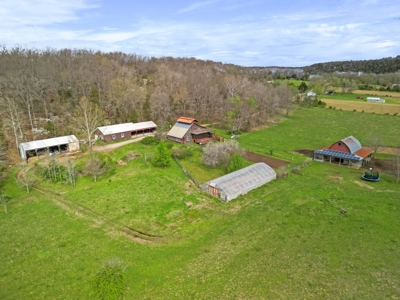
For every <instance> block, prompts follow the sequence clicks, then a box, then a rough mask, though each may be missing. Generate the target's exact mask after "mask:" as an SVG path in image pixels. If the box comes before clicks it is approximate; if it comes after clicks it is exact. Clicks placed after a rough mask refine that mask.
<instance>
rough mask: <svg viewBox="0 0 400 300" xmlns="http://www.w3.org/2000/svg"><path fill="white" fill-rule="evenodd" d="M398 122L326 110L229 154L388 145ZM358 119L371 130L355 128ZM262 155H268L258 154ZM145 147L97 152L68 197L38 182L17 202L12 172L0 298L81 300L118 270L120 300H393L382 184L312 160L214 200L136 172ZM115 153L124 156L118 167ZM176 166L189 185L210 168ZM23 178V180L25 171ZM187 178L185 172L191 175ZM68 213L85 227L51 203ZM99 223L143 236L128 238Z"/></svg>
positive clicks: (399, 190)
mask: <svg viewBox="0 0 400 300" xmlns="http://www.w3.org/2000/svg"><path fill="white" fill-rule="evenodd" d="M398 121H399V118H398V117H394V116H385V115H378V114H365V113H364V114H362V113H357V112H356V113H354V112H348V111H340V110H333V109H326V108H325V109H321V108H310V109H299V110H296V111H295V112H294V113H293V114H292V115H290V116H289V118H287V119H285V120H284V121H282V122H280V123H278V124H276V125H274V126H271V127H268V128H264V129H260V130H257V131H254V132H250V133H246V134H242V135H241V136H240V138H239V139H238V141H239V143H240V145H241V146H242V147H243V148H245V149H247V150H251V151H254V152H257V153H262V154H272V156H274V157H277V158H284V159H287V160H290V161H293V164H292V165H296V164H298V163H301V162H302V161H304V159H305V157H304V156H302V155H300V154H297V153H295V150H298V149H316V148H319V147H322V146H325V145H328V144H331V143H333V142H334V141H336V140H338V139H341V138H344V137H346V136H348V135H354V136H355V137H357V138H358V139H359V140H360V141H361V143H363V141H364V140H365V139H366V138H367V136H368V134H369V131H370V130H373V131H376V132H379V133H380V134H381V135H382V139H383V140H384V141H385V143H386V144H387V145H388V146H389V145H396V144H398V141H399V138H400V132H399V127H398V124H399V123H398ZM366 122H372V124H374V126H373V127H372V129H371V127H369V128H368V127H367V126H361V125H362V124H364V123H366ZM270 150H272V153H271V152H270ZM154 151H155V147H154V146H144V145H141V144H139V143H134V144H130V145H126V146H124V147H122V148H119V149H116V150H114V151H113V152H110V153H109V163H110V164H112V165H113V167H112V168H110V170H109V171H108V172H107V173H106V174H104V175H102V176H100V178H99V180H98V181H97V182H93V181H92V179H91V178H90V177H87V176H82V177H79V179H78V181H77V186H76V187H75V188H74V189H73V188H71V187H70V186H66V185H64V184H62V183H58V184H50V183H47V182H43V183H41V186H42V188H46V189H47V190H46V191H47V192H46V193H43V192H41V191H40V190H33V191H32V193H30V194H27V193H26V192H25V191H24V189H23V187H21V186H19V185H17V184H16V181H15V176H16V174H17V173H18V172H19V171H20V168H19V167H14V168H13V172H12V174H11V175H10V176H9V177H8V178H7V180H6V182H4V183H2V184H1V185H2V186H1V187H2V188H5V190H6V192H7V194H8V195H9V196H10V197H11V198H12V201H11V202H9V204H8V208H9V213H8V214H5V213H1V214H0V226H1V228H2V230H1V233H0V236H1V241H2V243H1V246H0V249H1V253H2V256H1V257H0V263H1V265H2V268H1V269H0V286H1V289H0V297H1V299H66V298H71V299H90V297H89V294H90V290H91V285H90V282H91V279H92V277H93V276H94V274H96V272H98V271H99V269H100V268H101V265H102V263H104V261H106V260H108V259H112V258H118V259H120V260H121V261H123V262H124V264H125V266H126V271H125V274H126V287H125V291H124V292H125V296H124V299H298V298H304V299H350V298H354V299H397V298H399V297H400V287H399V285H398V281H399V278H400V247H399V244H400V239H399V235H398V230H397V229H398V228H399V226H400V200H399V199H400V184H396V183H395V182H394V177H393V176H391V175H388V174H382V179H381V181H380V182H378V183H366V182H362V181H361V179H360V176H361V174H362V171H361V170H355V169H352V168H346V167H338V166H335V165H330V164H325V163H317V162H312V163H311V164H310V165H309V166H308V167H305V168H303V169H302V173H301V174H299V175H298V174H293V173H291V174H290V175H289V176H288V177H287V178H285V179H280V180H276V181H273V182H270V183H268V184H267V185H265V186H263V187H260V188H258V189H256V190H253V191H251V192H249V193H248V194H247V195H245V196H242V197H240V198H238V199H235V200H233V201H232V202H230V203H223V202H221V201H219V200H217V199H214V198H212V197H210V196H208V195H206V194H202V193H201V192H200V191H198V190H197V188H196V187H194V185H193V184H191V183H190V182H189V180H188V178H187V177H186V175H185V174H184V173H183V172H182V171H181V170H180V168H179V167H178V166H177V165H176V164H175V163H174V162H173V163H172V164H171V166H170V167H168V168H165V169H158V168H155V167H153V166H152V165H151V164H148V163H147V160H146V159H145V158H146V157H151V155H152V153H153V152H154ZM128 152H133V153H135V154H138V157H137V158H136V159H134V160H132V161H130V162H127V163H126V164H123V165H122V164H118V163H117V162H118V161H119V160H121V159H123V158H124V157H125V156H126V154H127V153H128ZM198 160H199V152H195V155H193V156H192V157H190V158H187V159H182V160H181V163H182V164H184V165H185V166H188V168H191V173H192V174H193V175H194V176H199V177H198V178H196V179H199V181H205V180H208V178H209V177H214V176H215V177H218V176H220V174H222V173H223V170H218V169H216V170H211V171H210V173H209V174H207V169H206V168H205V167H204V166H201V165H200V164H199V163H198ZM32 171H34V170H33V169H32ZM197 174H199V175H197ZM61 198H62V199H65V200H69V201H74V202H77V203H79V204H81V205H84V206H85V207H88V208H90V209H91V210H93V211H96V212H98V213H99V214H101V215H102V216H104V219H102V220H101V221H99V219H94V218H91V217H89V216H88V215H86V214H85V213H83V212H82V211H81V212H80V211H75V210H73V209H70V208H67V207H65V206H63V204H62V203H61V202H60V201H57V199H61ZM113 222H119V223H121V224H126V225H127V226H129V227H132V228H134V229H137V230H140V231H145V232H148V233H153V234H157V235H158V236H160V237H159V238H154V239H151V240H144V241H143V240H142V241H138V240H132V239H129V238H127V236H126V235H124V234H123V233H121V232H120V231H118V230H117V229H116V228H115V227H113V226H110V224H112V223H113Z"/></svg>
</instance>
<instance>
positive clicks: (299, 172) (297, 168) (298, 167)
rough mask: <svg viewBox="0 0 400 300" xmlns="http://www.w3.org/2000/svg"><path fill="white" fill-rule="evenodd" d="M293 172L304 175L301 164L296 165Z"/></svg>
mask: <svg viewBox="0 0 400 300" xmlns="http://www.w3.org/2000/svg"><path fill="white" fill-rule="evenodd" d="M292 173H294V174H297V175H301V176H303V173H302V172H301V167H300V166H297V167H294V168H293V169H292Z"/></svg>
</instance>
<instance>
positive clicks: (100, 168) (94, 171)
mask: <svg viewBox="0 0 400 300" xmlns="http://www.w3.org/2000/svg"><path fill="white" fill-rule="evenodd" d="M106 171H107V170H106V165H105V163H104V161H103V160H102V159H101V158H100V157H98V156H92V157H91V158H90V159H89V160H88V161H87V163H86V165H85V169H84V173H85V174H89V175H92V176H93V180H94V182H96V181H97V177H98V176H100V175H101V174H103V173H105V172H106Z"/></svg>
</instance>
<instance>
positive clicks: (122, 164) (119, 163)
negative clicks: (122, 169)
mask: <svg viewBox="0 0 400 300" xmlns="http://www.w3.org/2000/svg"><path fill="white" fill-rule="evenodd" d="M117 163H118V166H125V165H126V162H124V161H122V160H120V159H119V160H118V161H117Z"/></svg>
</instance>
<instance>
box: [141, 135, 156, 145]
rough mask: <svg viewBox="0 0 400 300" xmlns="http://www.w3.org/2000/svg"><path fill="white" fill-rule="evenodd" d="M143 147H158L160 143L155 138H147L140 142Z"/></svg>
mask: <svg viewBox="0 0 400 300" xmlns="http://www.w3.org/2000/svg"><path fill="white" fill-rule="evenodd" d="M140 142H141V143H142V144H143V145H158V144H159V143H160V141H159V140H157V139H156V138H155V137H152V136H146V137H145V138H143V139H142V140H141V141H140Z"/></svg>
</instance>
